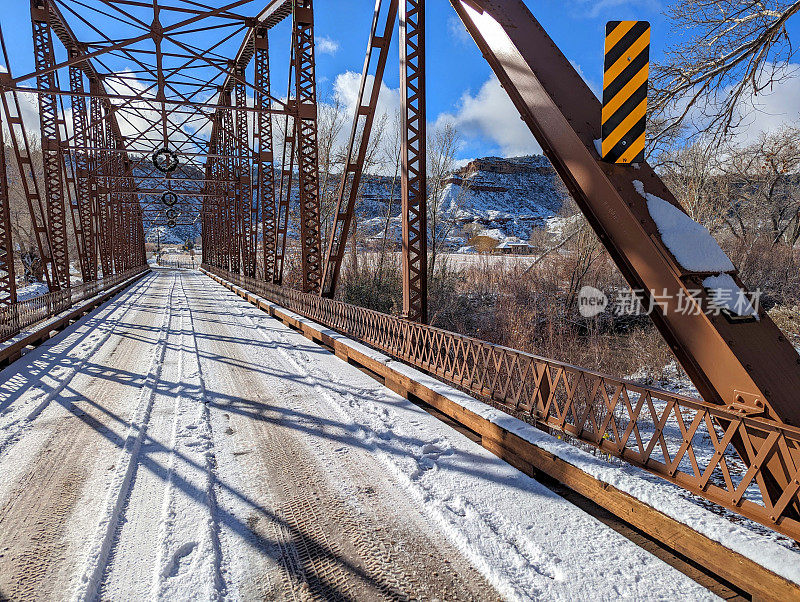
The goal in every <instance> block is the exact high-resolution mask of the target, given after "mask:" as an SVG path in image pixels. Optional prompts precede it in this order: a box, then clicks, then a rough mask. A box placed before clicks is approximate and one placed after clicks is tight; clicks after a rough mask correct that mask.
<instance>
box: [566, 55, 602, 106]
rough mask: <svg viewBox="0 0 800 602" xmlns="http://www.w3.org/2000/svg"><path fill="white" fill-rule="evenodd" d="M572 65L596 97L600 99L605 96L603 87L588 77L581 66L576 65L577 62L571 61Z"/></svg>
mask: <svg viewBox="0 0 800 602" xmlns="http://www.w3.org/2000/svg"><path fill="white" fill-rule="evenodd" d="M570 64H571V65H572V66H573V67H575V71H577V72H578V75H580V76H581V79H583V81H585V82H586V85H587V86H589V89H590V90H591V91H592V92H594V95H595V96H596V97H597V98H598V99H600V98H602V96H603V87H602V86H601V85H600V84H599V83H598V82H596V81H595V80H594V79H593V78H590V77H587V76H586V74H585V73H584V72H583V69H582V68H581V66H580V65H579V64H578V63H576V62H575V61H572V60H571V61H570Z"/></svg>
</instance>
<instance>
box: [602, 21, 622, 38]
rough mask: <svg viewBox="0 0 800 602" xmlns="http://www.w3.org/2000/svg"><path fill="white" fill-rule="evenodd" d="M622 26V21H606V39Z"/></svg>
mask: <svg viewBox="0 0 800 602" xmlns="http://www.w3.org/2000/svg"><path fill="white" fill-rule="evenodd" d="M620 25H622V21H608V22H607V23H606V37H608V36H610V35H611V34H612V33H614V30H615V29H616V28H617V27H619V26H620Z"/></svg>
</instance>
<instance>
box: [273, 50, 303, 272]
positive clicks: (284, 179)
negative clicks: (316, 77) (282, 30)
mask: <svg viewBox="0 0 800 602" xmlns="http://www.w3.org/2000/svg"><path fill="white" fill-rule="evenodd" d="M295 61H296V56H295V47H294V44H292V48H291V51H290V58H289V87H288V90H287V91H286V98H287V99H289V98H291V94H292V82H293V81H294V74H295V66H294V65H295ZM295 107H296V104H295V103H291V102H287V108H288V109H290V110H291V109H294V108H295ZM296 121H297V114H296V112H292V113H291V114H289V113H288V112H287V114H286V118H285V119H284V122H283V150H282V152H281V183H280V189H279V190H278V212H277V217H276V221H277V223H276V226H275V276H274V279H273V282H274V283H275V284H283V268H284V265H285V263H286V233H287V231H288V229H289V207H290V204H291V201H292V174H293V173H294V154H295V122H296Z"/></svg>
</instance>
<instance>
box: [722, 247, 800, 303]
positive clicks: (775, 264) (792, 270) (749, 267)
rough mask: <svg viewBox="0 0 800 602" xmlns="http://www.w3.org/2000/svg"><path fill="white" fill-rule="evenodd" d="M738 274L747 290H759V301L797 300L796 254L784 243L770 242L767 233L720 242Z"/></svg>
mask: <svg viewBox="0 0 800 602" xmlns="http://www.w3.org/2000/svg"><path fill="white" fill-rule="evenodd" d="M724 246H725V247H726V248H725V250H726V252H727V253H728V255H729V256H730V258H731V260H732V261H733V264H734V265H735V266H737V267H738V268H739V275H740V276H741V278H742V280H743V281H744V283H745V284H746V285H747V287H748V288H749V289H750V290H756V289H760V290H761V299H760V302H761V304H762V305H763V306H764V307H765V308H767V309H769V308H771V307H772V306H774V305H787V304H788V305H797V304H798V303H800V254H799V253H798V251H797V250H794V249H792V248H791V247H789V246H788V245H784V244H773V243H772V240H770V239H769V237H767V236H757V237H754V238H752V239H747V240H739V239H734V240H732V241H728V242H727V243H726V244H724Z"/></svg>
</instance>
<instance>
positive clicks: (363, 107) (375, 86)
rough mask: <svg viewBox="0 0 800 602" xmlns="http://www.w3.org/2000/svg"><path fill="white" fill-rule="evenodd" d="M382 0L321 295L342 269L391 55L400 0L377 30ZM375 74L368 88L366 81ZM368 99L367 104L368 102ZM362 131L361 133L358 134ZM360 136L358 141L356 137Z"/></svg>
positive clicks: (330, 288)
mask: <svg viewBox="0 0 800 602" xmlns="http://www.w3.org/2000/svg"><path fill="white" fill-rule="evenodd" d="M381 4H382V0H376V1H375V14H374V17H373V19H372V29H371V30H370V36H369V42H368V43H367V56H366V59H365V60H364V70H363V71H362V72H361V86H360V88H359V92H358V101H357V104H356V111H355V116H354V117H353V127H352V130H351V131H350V142H349V143H348V145H347V155H346V158H345V164H344V173H343V174H342V181H341V184H340V185H339V192H338V196H337V199H336V213H335V214H334V223H333V228H331V237H330V239H329V241H328V252H327V254H326V258H325V271H324V272H323V276H322V296H323V297H328V298H331V299H332V298H333V296H334V294H335V292H336V284H337V282H338V280H339V272H340V270H341V268H342V260H343V259H344V253H345V248H346V246H347V235H348V233H349V232H350V224H351V222H352V220H353V210H354V209H355V204H356V198H357V197H358V189H359V187H360V185H361V176H362V174H363V171H364V160H365V158H366V155H367V147H368V146H369V137H370V134H371V133H372V124H373V122H374V121H375V108H376V107H377V105H378V95H379V93H380V90H381V83H382V82H383V72H384V70H385V69H386V59H387V57H388V56H389V45H390V44H391V42H392V32H393V30H394V24H395V21H396V20H397V0H390V1H389V9H388V12H387V15H386V23H385V25H384V28H383V31H382V32H381V33H380V35H379V34H378V26H379V25H380V13H381ZM376 49H377V50H378V60H377V62H376V64H375V71H374V73H370V66H371V63H372V53H373V52H374V51H375V50H376ZM370 76H372V83H371V86H370V87H369V89H367V85H368V82H369V79H370ZM365 99H366V104H365ZM359 132H360V136H359ZM356 138H358V141H357V140H356Z"/></svg>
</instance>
